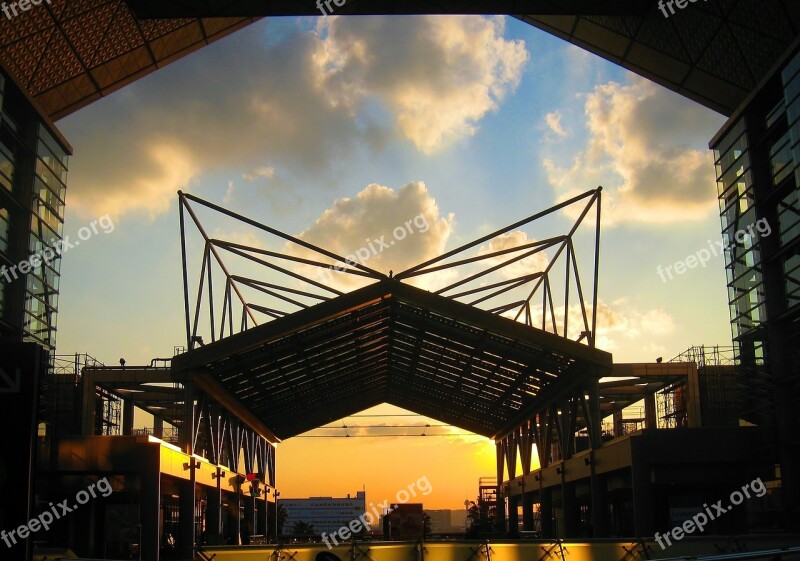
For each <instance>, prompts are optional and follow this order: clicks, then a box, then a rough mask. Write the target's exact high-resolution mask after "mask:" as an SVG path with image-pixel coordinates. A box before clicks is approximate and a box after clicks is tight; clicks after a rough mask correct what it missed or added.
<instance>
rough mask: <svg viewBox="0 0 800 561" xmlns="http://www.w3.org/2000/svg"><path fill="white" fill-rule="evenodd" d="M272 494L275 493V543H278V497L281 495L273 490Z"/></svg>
mask: <svg viewBox="0 0 800 561" xmlns="http://www.w3.org/2000/svg"><path fill="white" fill-rule="evenodd" d="M274 492H275V543H278V497H280V496H281V494H280V492H279V491H278V490H277V489H274Z"/></svg>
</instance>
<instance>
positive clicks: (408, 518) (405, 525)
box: [382, 503, 425, 541]
mask: <svg viewBox="0 0 800 561" xmlns="http://www.w3.org/2000/svg"><path fill="white" fill-rule="evenodd" d="M392 506H393V507H394V508H393V509H392V510H390V511H389V512H388V513H387V514H385V515H384V516H383V519H382V522H383V539H384V540H391V541H403V540H421V539H423V538H424V537H425V511H424V510H423V509H422V503H406V504H399V505H392Z"/></svg>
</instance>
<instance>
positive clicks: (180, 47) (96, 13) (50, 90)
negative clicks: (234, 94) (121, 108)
mask: <svg viewBox="0 0 800 561" xmlns="http://www.w3.org/2000/svg"><path fill="white" fill-rule="evenodd" d="M9 4H10V3H9ZM255 20H256V18H252V17H225V18H222V17H220V18H198V17H181V18H167V19H148V20H139V19H138V18H137V17H136V16H135V15H134V14H133V13H132V12H131V10H130V8H129V7H128V5H127V4H126V3H125V2H124V1H123V0H48V1H47V2H42V3H41V5H39V6H36V5H32V6H31V7H30V9H28V10H26V11H19V10H18V14H17V15H16V16H12V17H11V18H8V17H5V16H0V60H2V61H3V63H4V64H5V66H6V67H7V68H8V69H9V71H11V72H12V73H13V74H14V76H15V78H16V79H17V80H18V81H19V83H20V85H21V86H22V87H23V88H24V89H25V90H26V91H27V92H28V94H29V95H30V96H31V97H33V98H34V99H35V100H36V102H37V103H38V105H39V106H40V108H41V109H42V111H43V112H44V113H45V114H46V115H48V116H49V117H50V118H51V119H52V120H57V119H60V118H62V117H65V116H66V115H69V114H70V113H72V112H74V111H76V110H78V109H80V108H81V107H85V106H86V105H88V104H90V103H92V102H93V101H96V100H98V99H100V98H101V97H103V96H106V95H108V94H110V93H111V92H113V91H115V90H118V89H119V88H121V87H123V86H125V85H127V84H129V83H131V82H133V81H135V80H137V79H138V78H141V77H142V76H145V75H147V74H149V73H150V72H153V71H155V70H157V69H159V68H163V67H164V66H166V65H167V64H169V63H170V62H173V61H174V60H177V59H178V58H181V57H183V56H185V55H187V54H189V53H191V52H193V51H195V50H196V49H199V48H201V47H203V46H205V45H208V44H209V43H211V42H213V41H216V40H217V39H220V38H222V37H224V36H226V35H228V34H230V33H232V32H234V31H236V30H237V29H241V28H242V27H244V26H245V25H247V24H249V23H251V22H253V21H255Z"/></svg>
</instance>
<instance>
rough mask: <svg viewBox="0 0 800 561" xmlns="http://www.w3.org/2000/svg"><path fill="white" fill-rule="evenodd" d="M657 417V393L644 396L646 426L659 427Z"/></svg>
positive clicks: (648, 427)
mask: <svg viewBox="0 0 800 561" xmlns="http://www.w3.org/2000/svg"><path fill="white" fill-rule="evenodd" d="M657 418H658V414H657V413H656V394H654V393H651V394H649V395H647V396H645V398H644V427H645V428H646V429H656V428H658V423H657Z"/></svg>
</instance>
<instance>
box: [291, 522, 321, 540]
mask: <svg viewBox="0 0 800 561" xmlns="http://www.w3.org/2000/svg"><path fill="white" fill-rule="evenodd" d="M292 535H293V536H297V537H298V538H313V537H314V536H316V535H317V532H316V531H315V530H314V525H313V524H310V523H308V522H306V521H304V520H298V521H297V522H295V523H294V524H293V525H292Z"/></svg>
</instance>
